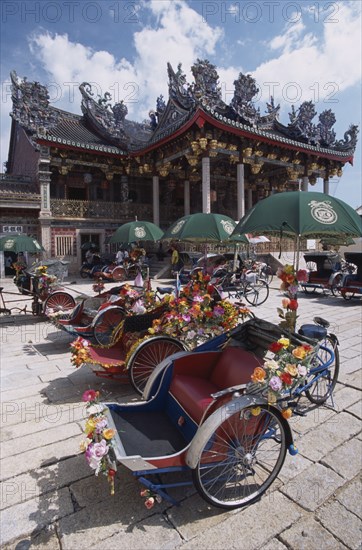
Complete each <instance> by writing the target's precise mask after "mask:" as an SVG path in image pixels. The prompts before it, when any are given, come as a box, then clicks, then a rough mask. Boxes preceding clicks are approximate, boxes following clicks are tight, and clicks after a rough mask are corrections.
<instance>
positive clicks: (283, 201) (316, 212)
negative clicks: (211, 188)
mask: <svg viewBox="0 0 362 550" xmlns="http://www.w3.org/2000/svg"><path fill="white" fill-rule="evenodd" d="M234 233H239V234H240V233H256V234H260V233H266V234H267V235H273V234H274V235H279V236H280V237H290V238H293V237H294V238H296V252H297V267H298V263H299V241H300V237H306V238H322V237H324V236H325V237H327V236H344V237H346V236H350V237H360V236H362V221H361V218H360V216H359V215H358V214H357V212H355V211H354V210H353V208H352V207H351V206H349V205H348V204H346V203H345V202H343V201H342V200H340V199H336V198H335V197H331V196H330V195H326V194H324V193H316V192H308V191H291V192H286V193H277V194H275V195H271V196H270V197H268V198H266V199H264V200H262V201H259V202H258V203H257V204H256V205H255V206H254V207H253V208H252V209H251V210H250V211H249V212H248V213H247V214H246V215H245V216H244V217H243V218H242V219H241V220H240V222H239V223H238V224H237V226H236V228H235V231H234Z"/></svg>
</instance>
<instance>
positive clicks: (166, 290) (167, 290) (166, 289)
mask: <svg viewBox="0 0 362 550" xmlns="http://www.w3.org/2000/svg"><path fill="white" fill-rule="evenodd" d="M174 290H175V288H174V287H168V286H167V287H160V286H158V287H157V292H158V293H159V294H172V292H173V291H174Z"/></svg>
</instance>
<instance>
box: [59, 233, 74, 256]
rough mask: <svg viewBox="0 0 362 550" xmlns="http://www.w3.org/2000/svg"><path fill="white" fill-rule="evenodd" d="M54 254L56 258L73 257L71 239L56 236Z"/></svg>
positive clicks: (69, 237)
mask: <svg viewBox="0 0 362 550" xmlns="http://www.w3.org/2000/svg"><path fill="white" fill-rule="evenodd" d="M55 254H56V256H63V257H64V256H73V255H74V254H73V237H72V236H71V235H70V236H56V237H55Z"/></svg>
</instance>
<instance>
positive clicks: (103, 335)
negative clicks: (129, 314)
mask: <svg viewBox="0 0 362 550" xmlns="http://www.w3.org/2000/svg"><path fill="white" fill-rule="evenodd" d="M124 317H125V311H124V309H123V308H121V307H118V306H109V307H107V308H106V309H103V310H102V311H100V312H99V313H97V315H96V316H95V318H94V319H93V323H92V324H93V334H94V338H95V339H96V341H97V342H98V344H100V345H101V346H108V345H109V344H111V342H112V336H113V333H114V331H115V329H116V328H117V326H118V325H119V324H120V322H121V321H123V319H124Z"/></svg>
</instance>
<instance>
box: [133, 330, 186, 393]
mask: <svg viewBox="0 0 362 550" xmlns="http://www.w3.org/2000/svg"><path fill="white" fill-rule="evenodd" d="M185 349H186V348H185V346H184V345H183V344H182V343H181V342H179V341H178V340H175V339H173V338H167V337H164V336H160V337H156V338H152V339H150V340H145V341H144V342H142V343H141V344H140V345H139V346H138V347H137V349H136V350H135V351H134V352H133V354H132V355H131V357H130V358H129V361H128V365H127V368H128V373H129V377H130V380H131V384H132V386H133V388H134V389H135V391H136V392H137V393H139V394H142V393H143V390H144V389H145V387H146V384H147V381H148V379H149V377H150V376H151V374H152V372H153V371H154V369H155V367H157V365H158V364H159V363H161V361H163V360H164V359H166V357H169V356H170V355H173V354H174V353H177V352H178V351H183V350H185Z"/></svg>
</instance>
